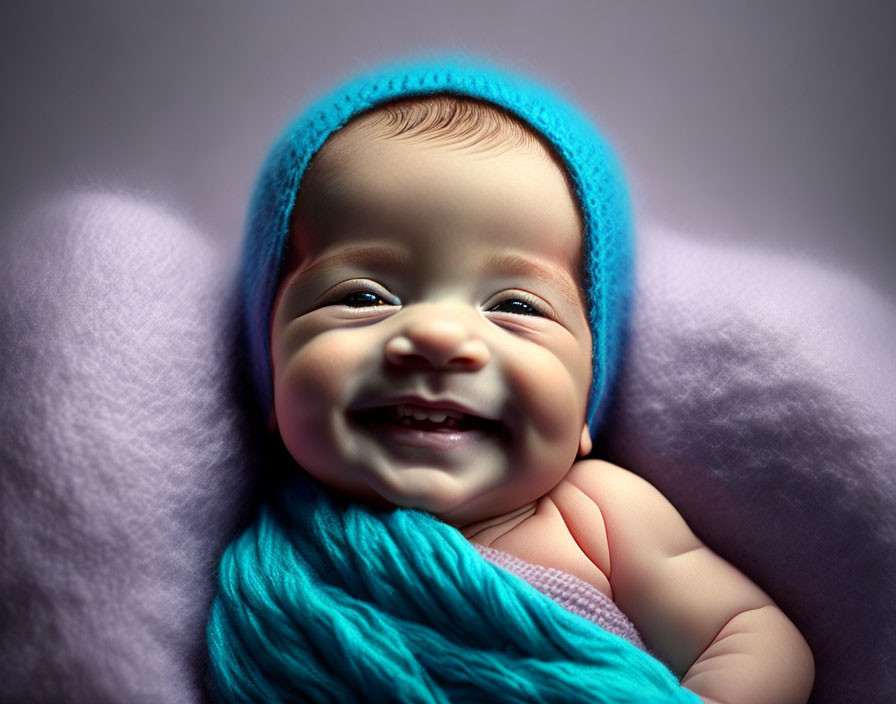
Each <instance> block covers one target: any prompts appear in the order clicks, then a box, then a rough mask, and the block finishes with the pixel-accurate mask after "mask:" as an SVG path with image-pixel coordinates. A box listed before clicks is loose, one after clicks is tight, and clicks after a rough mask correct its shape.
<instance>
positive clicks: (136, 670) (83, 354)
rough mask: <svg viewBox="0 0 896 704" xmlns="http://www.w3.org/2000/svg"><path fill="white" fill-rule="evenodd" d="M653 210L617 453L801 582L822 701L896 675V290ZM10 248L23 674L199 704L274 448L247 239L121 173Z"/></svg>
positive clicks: (9, 498)
mask: <svg viewBox="0 0 896 704" xmlns="http://www.w3.org/2000/svg"><path fill="white" fill-rule="evenodd" d="M641 234H642V239H641V251H640V257H641V258H640V262H639V270H638V298H637V303H636V309H635V316H634V328H633V332H632V336H631V339H630V347H629V350H628V353H627V357H626V365H625V369H624V373H623V377H622V382H621V385H620V387H619V389H618V392H617V397H616V405H615V410H614V415H613V417H612V420H611V422H610V424H609V426H608V427H607V429H606V433H605V435H604V437H603V438H602V439H601V443H600V450H601V452H602V453H603V455H604V456H607V457H608V458H609V459H611V460H614V461H616V462H618V463H619V464H621V465H623V466H626V467H629V468H630V469H633V470H634V471H636V472H638V473H640V474H642V475H644V476H645V477H647V478H648V479H649V480H650V481H652V482H653V483H654V484H655V485H657V486H658V487H659V488H660V490H661V491H663V492H664V493H665V494H666V495H667V496H668V497H669V498H670V499H671V501H672V502H673V503H674V504H675V505H676V506H677V507H678V509H679V510H680V511H681V512H682V514H683V515H684V516H685V517H686V518H687V520H688V521H689V522H690V523H691V525H692V526H693V528H694V529H695V531H696V532H697V533H698V534H699V535H700V536H701V537H702V538H703V539H704V540H705V541H706V542H707V543H708V544H709V545H711V546H712V547H713V548H715V549H716V550H717V551H718V552H719V553H721V554H722V555H724V556H725V557H726V558H728V559H729V560H731V561H732V562H734V563H735V564H736V565H738V566H739V567H740V568H741V569H742V570H744V571H745V572H747V573H748V574H749V575H750V576H751V577H752V578H753V579H754V580H756V581H757V582H759V584H760V585H761V586H762V587H763V588H764V589H766V591H768V592H769V593H770V594H771V595H772V596H773V597H774V598H775V599H776V600H777V601H778V602H779V603H780V604H781V606H782V607H783V608H784V609H785V611H786V612H787V613H788V614H789V615H790V616H791V618H792V619H793V620H794V621H795V622H796V624H797V625H798V626H799V627H800V628H801V629H802V631H803V633H804V634H805V635H806V637H807V639H808V641H809V643H810V645H811V646H812V648H813V651H814V653H815V656H816V662H817V667H818V676H817V681H816V687H815V691H814V693H813V697H812V703H813V704H842V703H844V702H859V701H860V702H864V703H868V704H876V703H880V704H884V703H885V702H887V703H889V702H892V701H896V663H894V662H893V654H894V653H896V435H894V428H896V408H894V406H896V394H894V393H893V389H896V369H894V366H896V365H894V364H893V362H892V351H893V349H896V313H894V309H893V306H892V304H891V303H890V302H888V301H886V300H883V299H881V298H880V297H878V296H877V295H875V293H874V292H873V291H870V290H868V289H867V288H865V287H864V286H863V285H862V283H861V282H859V281H856V280H851V279H849V278H847V277H845V276H843V275H841V274H839V273H838V272H836V271H828V270H825V269H823V268H820V267H818V266H816V265H813V264H811V263H807V262H799V261H795V260H792V259H787V258H784V257H781V256H778V255H768V254H763V253H755V252H754V253H750V252H744V251H737V250H726V249H720V248H716V247H714V246H711V245H708V244H702V243H698V242H696V241H693V240H691V239H688V238H685V237H680V236H678V235H674V234H672V233H668V232H664V231H662V230H661V229H658V228H648V229H647V230H646V231H645V232H643V233H641ZM0 247H2V250H0V348H2V355H0V359H2V363H0V389H2V394H0V624H2V625H0V700H2V701H3V702H60V703H67V702H84V701H90V702H95V703H97V704H103V703H105V702H120V701H128V702H147V703H149V702H152V703H153V704H159V703H166V702H171V703H172V704H173V703H177V704H191V703H198V702H203V701H204V700H205V693H204V681H203V680H204V668H205V650H204V638H203V629H204V624H205V619H206V614H207V609H208V605H209V602H210V599H211V596H212V592H213V577H214V570H215V567H216V565H217V562H218V557H219V555H220V552H221V550H222V549H223V546H224V545H225V544H226V543H227V542H228V541H229V539H230V538H231V537H232V536H233V535H234V534H235V532H236V531H237V530H238V528H239V526H240V523H241V521H243V520H244V519H245V517H246V516H247V515H248V513H249V512H250V511H251V510H252V508H253V505H254V493H253V487H254V481H255V480H254V477H255V476H256V475H257V473H258V468H257V467H255V466H253V459H254V457H256V456H257V454H256V452H255V449H254V448H255V442H256V439H257V435H256V432H257V428H256V427H255V425H254V423H253V420H252V419H251V418H248V417H247V415H246V413H245V407H246V406H245V398H244V397H243V395H242V394H243V389H242V385H241V380H242V379H243V370H242V368H241V364H242V360H241V358H240V357H239V355H238V354H237V350H238V345H237V336H236V329H235V327H234V323H235V320H236V317H235V312H236V311H235V309H234V306H235V304H236V303H235V301H236V298H235V295H234V294H235V289H234V286H235V282H236V278H235V268H234V267H235V262H230V261H227V260H225V259H223V258H222V257H221V255H220V253H218V252H217V251H216V249H215V247H214V245H213V243H212V242H211V241H210V240H208V239H207V238H206V237H205V236H204V235H203V234H202V233H201V232H198V231H197V230H196V228H195V227H192V226H191V225H190V224H188V223H187V222H185V221H184V219H183V218H181V217H179V216H177V214H175V213H172V212H170V211H168V210H167V209H166V208H163V207H159V206H158V205H156V204H153V203H148V202H146V201H145V200H142V199H139V198H133V197H130V196H126V195H122V194H109V193H80V194H70V195H66V196H64V197H60V198H57V199H54V200H52V201H48V202H47V203H46V204H44V205H43V206H41V207H39V208H37V209H36V210H35V211H34V212H32V213H30V214H29V215H27V216H26V217H23V218H21V219H19V220H18V221H16V222H15V223H14V224H13V226H12V227H11V228H10V229H9V230H8V231H7V232H5V233H3V237H2V239H0Z"/></svg>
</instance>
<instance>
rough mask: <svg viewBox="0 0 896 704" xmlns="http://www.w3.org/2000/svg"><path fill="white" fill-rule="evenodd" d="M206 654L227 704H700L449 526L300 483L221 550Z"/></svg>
mask: <svg viewBox="0 0 896 704" xmlns="http://www.w3.org/2000/svg"><path fill="white" fill-rule="evenodd" d="M208 641H209V651H210V657H211V664H212V676H213V681H214V689H215V690H216V693H217V694H216V696H217V698H218V699H219V701H224V702H232V703H237V702H239V703H247V702H270V703H276V702H321V703H323V702H327V703H331V702H339V703H340V704H351V703H353V702H358V703H361V702H372V703H377V702H415V703H418V702H419V703H421V704H422V703H424V702H425V703H433V704H435V703H439V704H442V703H447V702H490V703H491V702H518V703H520V704H523V703H526V704H533V703H539V702H543V703H545V704H553V703H555V702H570V703H572V702H589V703H595V704H610V703H613V704H622V703H623V702H624V703H626V704H630V703H631V702H663V703H664V704H674V703H675V702H682V703H684V702H688V703H689V704H699V698H698V697H697V696H696V695H695V694H693V693H692V692H689V691H688V690H685V689H683V688H682V687H681V686H680V685H679V683H678V680H677V679H676V678H675V676H674V675H673V674H672V673H671V672H670V671H669V670H668V669H667V668H666V667H665V666H664V665H663V664H662V663H661V662H659V661H658V660H656V659H654V658H653V657H651V656H650V655H648V654H647V653H645V652H643V651H641V650H639V649H638V648H637V647H635V646H634V645H632V644H631V643H629V642H628V641H626V640H624V639H623V638H620V637H618V636H616V635H613V634H610V633H608V632H606V631H604V630H603V629H601V628H599V627H598V626H596V625H594V624H593V623H591V622H590V621H587V620H585V619H583V618H581V617H579V616H576V615H574V614H572V613H569V612H568V611H566V610H565V609H563V608H562V607H560V606H558V605H557V604H555V603H554V602H553V601H551V600H550V599H548V598H547V597H545V596H544V595H543V594H541V593H540V592H538V591H537V590H535V589H534V588H533V587H531V586H530V585H528V584H527V583H526V582H524V581H522V580H521V579H519V578H518V577H515V576H514V575H512V574H510V573H508V572H506V571H504V570H502V569H500V568H499V567H496V566H494V565H492V564H491V563H489V562H487V561H485V560H483V559H482V558H481V557H480V556H479V555H478V553H477V552H476V551H475V549H474V548H473V547H472V546H471V545H470V544H469V543H468V542H467V541H466V539H464V538H463V537H462V536H461V534H460V533H459V532H458V531H456V530H455V529H453V528H451V527H450V526H448V525H446V524H443V523H441V522H439V521H438V520H436V519H435V518H433V517H431V516H429V515H428V514H424V513H421V512H419V511H413V510H409V509H393V510H388V511H385V510H384V511H381V512H378V513H372V512H371V511H370V509H366V508H364V507H361V506H359V505H352V504H348V503H343V502H342V501H341V500H340V499H338V498H336V497H334V496H333V495H332V493H331V492H329V491H328V490H327V489H326V488H324V487H323V486H321V485H319V484H318V483H317V482H316V481H314V480H311V479H309V478H307V477H293V478H292V479H290V480H287V481H286V482H285V483H284V484H283V485H282V486H281V487H280V490H279V491H278V494H277V497H276V498H275V499H273V500H272V501H271V502H269V503H266V504H265V505H264V506H263V508H262V510H261V513H260V515H259V517H258V519H257V520H256V521H255V522H254V524H253V525H252V526H251V527H250V528H249V529H248V530H247V531H246V532H245V533H244V534H243V535H242V536H240V537H239V538H238V539H237V540H236V541H234V542H233V543H232V544H231V545H230V546H229V548H228V549H227V551H226V553H225V555H224V558H223V560H222V562H221V568H220V590H219V593H218V597H217V599H216V600H215V603H214V606H213V609H212V614H211V618H210V621H209V625H208Z"/></svg>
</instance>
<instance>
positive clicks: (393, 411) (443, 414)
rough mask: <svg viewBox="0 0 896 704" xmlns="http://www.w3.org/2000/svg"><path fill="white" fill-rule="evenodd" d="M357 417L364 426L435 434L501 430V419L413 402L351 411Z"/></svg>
mask: <svg viewBox="0 0 896 704" xmlns="http://www.w3.org/2000/svg"><path fill="white" fill-rule="evenodd" d="M351 415H352V417H353V418H354V420H355V421H356V422H358V423H361V424H365V425H373V426H380V427H384V428H398V429H400V428H406V429H409V430H420V431H425V432H432V433H463V432H471V431H482V432H488V433H497V432H499V431H501V429H502V427H503V426H502V424H501V423H500V422H499V421H495V420H489V419H486V418H481V417H479V416H475V415H472V414H470V413H461V412H460V411H456V410H453V409H448V408H427V407H424V406H417V405H414V404H407V403H402V404H397V405H391V406H377V407H374V408H367V409H364V410H360V411H356V412H354V413H353V414H351Z"/></svg>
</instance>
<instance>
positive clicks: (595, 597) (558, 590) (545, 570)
mask: <svg viewBox="0 0 896 704" xmlns="http://www.w3.org/2000/svg"><path fill="white" fill-rule="evenodd" d="M473 547H475V548H476V552H478V553H479V554H480V555H482V556H483V557H484V558H485V559H486V560H488V561H489V562H491V563H492V564H493V565H497V566H498V567H500V568H502V569H505V570H507V571H508V572H510V573H511V574H515V575H516V576H517V577H519V578H520V579H524V580H525V581H526V582H528V583H529V584H531V585H532V586H533V587H535V588H536V589H537V590H538V591H540V592H541V593H542V594H544V595H545V596H548V597H550V598H551V600H553V601H555V602H557V603H558V604H559V605H560V606H562V607H563V608H564V609H566V610H567V611H570V612H572V613H574V614H578V615H579V616H581V617H583V618H587V619H588V620H589V621H591V622H592V623H596V624H597V625H598V626H600V627H601V628H603V629H604V630H607V631H609V632H610V633H615V634H616V635H617V636H621V637H622V638H625V639H626V640H627V641H628V642H629V643H631V644H633V645H637V646H638V647H639V648H641V649H642V650H646V649H647V647H646V646H645V645H644V641H642V640H641V634H640V633H638V629H637V628H635V624H633V623H632V622H631V621H630V620H629V619H628V616H626V615H625V614H624V613H622V609H620V608H619V607H618V606H616V602H614V601H613V600H612V599H611V598H610V597H608V596H607V595H606V594H604V593H603V592H602V591H600V590H599V589H597V588H596V587H593V586H592V585H590V584H588V582H586V581H585V580H583V579H579V578H578V577H576V576H575V575H572V574H569V573H568V572H563V571H562V570H557V569H554V568H552V567H544V566H542V565H534V564H532V563H531V562H526V561H525V560H521V559H520V558H518V557H516V556H515V555H511V554H509V553H506V552H504V551H503V550H498V549H496V548H492V547H486V546H484V545H474V546H473Z"/></svg>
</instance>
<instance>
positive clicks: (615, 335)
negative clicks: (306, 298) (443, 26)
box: [242, 56, 632, 434]
mask: <svg viewBox="0 0 896 704" xmlns="http://www.w3.org/2000/svg"><path fill="white" fill-rule="evenodd" d="M440 93H451V94H456V95H461V96H467V97H470V98H476V99H479V100H484V101H487V102H489V103H493V104H495V105H497V106H499V107H502V108H504V109H506V110H507V111H509V112H510V113H512V114H513V115H515V116H516V117H517V118H518V119H520V120H521V121H522V122H524V123H525V124H527V125H529V126H530V127H532V128H533V129H534V130H535V131H536V132H538V133H540V134H541V135H542V136H543V137H544V138H545V139H546V140H547V141H548V142H549V143H550V144H551V145H552V146H553V148H554V150H555V152H556V154H557V156H558V157H559V158H560V159H561V160H562V162H563V164H564V165H565V167H566V171H567V173H568V175H569V177H570V180H571V183H572V185H573V190H574V193H575V196H576V199H577V201H578V204H579V206H580V209H581V214H582V220H583V223H584V257H583V272H582V284H583V290H584V291H585V292H586V294H587V297H588V316H589V323H590V326H591V333H592V345H593V350H592V361H593V377H592V387H591V392H590V396H589V403H588V411H587V421H588V425H589V426H590V427H591V430H592V434H593V433H594V432H596V430H597V428H598V426H599V424H600V422H601V420H602V419H603V417H604V415H605V410H606V407H607V403H608V400H609V395H610V393H609V392H610V390H611V388H612V385H613V380H614V378H615V376H616V371H617V367H618V364H619V357H620V352H621V349H622V345H623V336H624V332H625V328H626V324H627V320H628V312H629V308H630V291H631V271H632V232H631V229H632V227H631V214H630V213H631V209H630V204H629V198H628V191H627V189H626V186H625V182H624V179H623V177H622V174H621V171H620V168H619V165H618V162H617V160H616V158H615V156H614V155H613V152H612V150H611V148H610V147H609V145H608V144H607V142H606V141H605V140H604V139H603V137H602V136H601V135H600V134H598V132H597V131H596V130H595V129H594V127H593V126H592V125H591V124H590V122H589V121H588V120H587V119H586V118H585V117H584V116H583V115H582V114H581V113H579V112H578V111H577V110H576V109H574V108H573V107H572V106H570V105H569V104H568V103H566V102H565V101H563V100H561V99H560V98H559V97H558V96H556V95H554V94H553V93H552V92H550V91H549V90H547V89H546V88H544V87H542V86H540V85H538V84H536V83H534V82H532V81H530V80H529V79H526V78H524V77H522V76H518V75H514V74H511V73H508V72H506V71H504V70H502V69H499V68H498V67H496V66H493V65H491V64H488V63H484V62H481V61H478V60H473V59H470V58H468V57H464V56H449V57H440V58H430V59H424V60H420V61H415V62H402V63H396V64H390V65H388V66H385V67H383V68H380V69H379V70H376V71H373V72H371V73H368V74H365V75H363V76H360V77H358V78H355V79H353V80H351V81H349V82H348V83H346V84H345V85H343V86H341V87H339V88H338V89H336V90H335V91H333V92H332V93H330V94H329V95H327V96H326V97H324V98H322V99H320V100H318V101H317V102H315V103H313V104H312V105H311V106H310V107H309V108H308V110H307V111H306V112H305V113H303V114H302V115H301V116H300V117H299V118H298V119H296V120H295V121H294V122H293V123H292V124H290V125H289V126H288V127H287V128H286V130H285V131H284V132H283V134H282V135H281V136H280V138H279V140H278V141H277V142H276V144H275V146H274V147H273V149H272V150H271V152H270V154H269V155H268V158H267V161H266V162H265V164H264V167H263V168H262V171H261V174H260V176H259V178H258V181H257V184H256V188H255V193H254V196H253V199H252V203H251V206H250V211H249V218H248V225H247V236H246V240H245V247H244V253H243V255H244V256H243V276H242V285H243V291H242V294H243V301H244V305H245V308H246V310H245V317H246V323H247V329H246V333H247V336H248V347H249V354H250V360H251V370H252V375H253V381H254V385H255V387H256V390H257V392H258V401H259V405H260V407H261V411H262V412H263V414H264V415H265V416H266V415H267V414H268V412H269V411H270V409H271V408H272V404H273V398H272V387H271V364H270V339H269V333H270V327H269V326H270V315H271V307H272V305H273V300H274V296H275V294H276V288H277V284H278V281H279V274H280V267H281V264H282V259H283V255H284V251H285V245H286V242H287V239H288V234H289V221H290V216H291V215H292V210H293V206H294V205H295V202H296V197H297V194H298V190H299V186H300V183H301V180H302V176H303V174H304V173H305V170H306V168H307V167H308V163H309V162H310V160H311V158H312V157H313V156H314V154H315V153H316V152H317V151H318V150H319V149H320V148H321V146H323V144H324V142H325V141H326V140H327V138H328V137H329V136H330V135H331V134H332V133H333V132H335V131H336V130H338V129H340V128H341V127H343V126H345V125H346V123H348V121H349V120H350V119H351V118H353V117H355V116H357V115H359V114H360V113H363V112H365V111H367V110H370V109H371V108H373V107H375V106H377V105H380V104H382V103H386V102H388V101H390V100H395V99H398V98H405V97H408V96H415V95H419V96H423V95H434V94H440Z"/></svg>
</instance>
